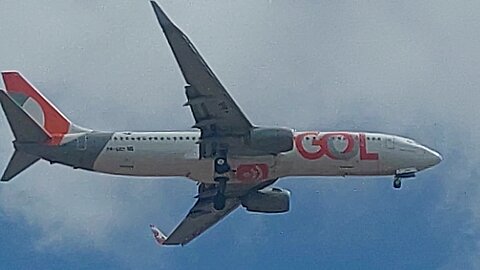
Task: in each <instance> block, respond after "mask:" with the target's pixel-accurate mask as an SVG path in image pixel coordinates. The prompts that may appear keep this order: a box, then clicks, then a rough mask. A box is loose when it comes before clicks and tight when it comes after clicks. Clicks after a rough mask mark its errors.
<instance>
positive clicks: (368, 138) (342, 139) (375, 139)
mask: <svg viewBox="0 0 480 270" xmlns="http://www.w3.org/2000/svg"><path fill="white" fill-rule="evenodd" d="M305 139H306V140H307V141H308V140H310V139H312V140H314V139H315V137H305ZM355 139H358V137H357V136H355ZM330 140H332V141H333V140H338V141H344V140H345V137H342V136H338V137H330ZM367 140H369V141H370V140H372V141H381V140H382V138H380V137H367Z"/></svg>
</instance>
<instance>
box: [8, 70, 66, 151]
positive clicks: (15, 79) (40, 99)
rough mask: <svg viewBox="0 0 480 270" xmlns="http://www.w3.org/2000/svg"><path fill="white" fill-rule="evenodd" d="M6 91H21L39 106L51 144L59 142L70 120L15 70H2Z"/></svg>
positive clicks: (10, 92)
mask: <svg viewBox="0 0 480 270" xmlns="http://www.w3.org/2000/svg"><path fill="white" fill-rule="evenodd" d="M2 76H3V81H4V83H5V88H6V90H7V93H9V94H12V93H21V94H23V95H25V96H26V97H28V98H31V99H33V100H34V101H35V102H36V103H38V105H39V106H40V107H41V109H42V111H43V115H44V118H45V123H44V126H43V128H44V129H45V130H46V131H47V132H48V133H50V135H52V141H51V143H52V144H59V143H60V141H61V140H62V138H63V136H64V135H65V134H67V133H68V130H69V128H70V121H69V120H68V119H67V118H66V117H65V116H64V115H63V114H62V113H61V112H60V111H59V110H58V109H57V108H55V106H54V105H53V104H51V103H50V102H49V101H48V100H47V99H46V98H45V97H44V96H43V95H42V94H41V93H40V92H39V91H38V90H37V89H36V88H35V87H34V86H33V85H32V84H30V83H29V82H28V81H27V80H26V79H25V78H24V77H23V76H22V74H20V73H19V72H17V71H6V72H2Z"/></svg>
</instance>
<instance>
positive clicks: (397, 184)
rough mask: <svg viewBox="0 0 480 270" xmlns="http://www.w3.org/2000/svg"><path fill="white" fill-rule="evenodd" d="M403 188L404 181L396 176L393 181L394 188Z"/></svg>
mask: <svg viewBox="0 0 480 270" xmlns="http://www.w3.org/2000/svg"><path fill="white" fill-rule="evenodd" d="M401 187H402V179H401V178H400V177H398V176H395V178H394V179H393V188H395V189H399V188H401Z"/></svg>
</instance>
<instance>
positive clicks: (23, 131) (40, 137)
mask: <svg viewBox="0 0 480 270" xmlns="http://www.w3.org/2000/svg"><path fill="white" fill-rule="evenodd" d="M0 103H1V104H2V108H3V111H4V112H5V115H6V116H7V120H8V123H9V124H10V127H11V128H12V131H13V135H14V136H15V139H16V140H17V141H19V142H44V141H46V140H48V139H50V138H51V137H50V135H48V134H47V132H46V131H45V130H44V129H43V128H42V127H41V126H39V125H38V124H37V122H35V120H33V119H32V118H31V117H30V116H29V115H28V114H27V113H26V112H25V111H24V110H23V109H22V108H21V107H20V106H18V104H17V103H16V102H15V101H14V100H13V99H12V98H11V97H10V96H9V95H8V94H7V93H6V92H5V91H2V90H0Z"/></svg>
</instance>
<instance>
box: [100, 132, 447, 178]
mask: <svg viewBox="0 0 480 270" xmlns="http://www.w3.org/2000/svg"><path fill="white" fill-rule="evenodd" d="M199 137H200V132H197V131H163V132H116V133H114V134H113V135H112V138H111V140H110V141H109V142H108V143H107V144H106V146H105V148H104V149H103V150H102V152H101V154H100V155H99V156H98V158H97V159H96V161H95V163H94V170H95V171H100V172H105V173H111V174H120V175H136V176H185V177H188V178H190V179H193V180H196V181H199V182H204V183H213V182H214V181H213V175H214V172H213V162H212V160H211V159H200V158H199V157H200V153H199V145H198V140H199ZM228 158H229V163H230V165H231V167H232V169H233V170H232V172H231V181H232V183H234V182H241V183H245V182H261V181H264V180H270V179H275V178H279V177H285V176H345V175H394V174H397V173H399V172H401V171H402V170H407V171H420V170H423V169H425V168H428V167H431V166H433V165H435V164H437V163H438V162H440V160H441V157H440V155H439V154H438V153H436V152H435V151H433V150H430V149H428V148H427V147H425V146H423V145H420V144H418V143H416V142H414V141H413V140H411V139H407V138H403V137H399V136H393V135H387V134H381V133H362V132H296V133H295V143H294V148H293V149H292V150H291V151H289V152H285V153H281V154H279V155H276V156H272V155H269V156H259V157H240V156H229V157H228Z"/></svg>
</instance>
